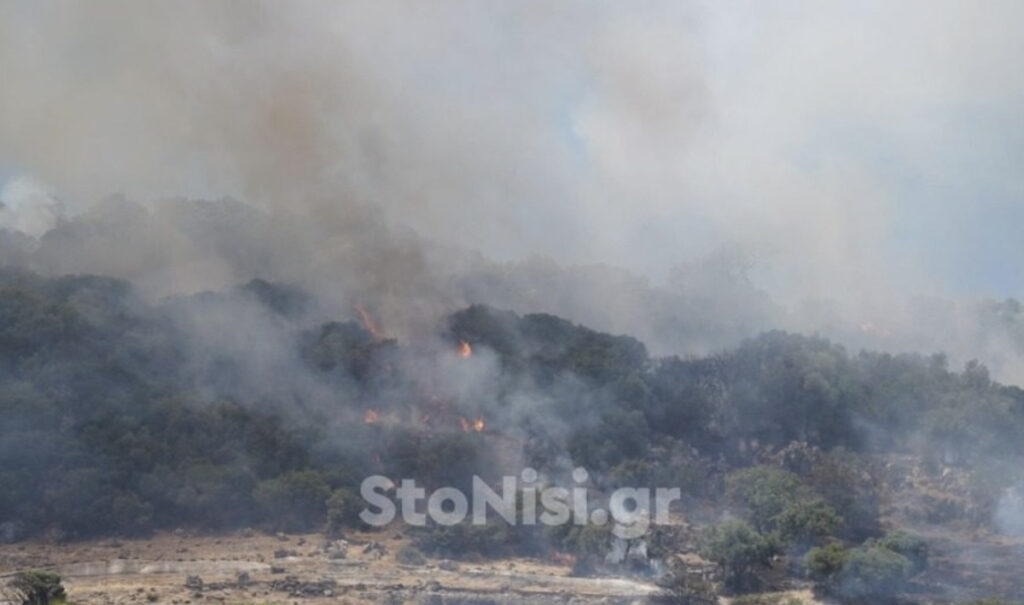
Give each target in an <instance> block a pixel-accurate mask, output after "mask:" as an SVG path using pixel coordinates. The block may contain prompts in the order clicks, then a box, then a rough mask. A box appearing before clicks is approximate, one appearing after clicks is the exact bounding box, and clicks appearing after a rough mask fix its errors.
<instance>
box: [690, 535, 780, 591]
mask: <svg viewBox="0 0 1024 605" xmlns="http://www.w3.org/2000/svg"><path fill="white" fill-rule="evenodd" d="M701 550H702V554H703V555H704V557H706V558H707V559H708V560H710V561H713V562H715V563H717V564H718V565H719V566H720V567H721V568H722V569H723V570H724V571H725V583H726V585H727V586H729V587H730V588H732V589H734V590H748V589H753V588H756V587H757V583H758V582H757V577H756V575H755V574H754V573H753V571H754V569H755V568H756V567H757V566H759V565H767V564H768V562H769V561H770V560H771V556H772V555H773V554H774V553H775V548H774V546H773V545H772V543H771V542H770V541H769V540H768V538H766V537H765V536H763V535H761V534H760V533H758V532H757V530H755V529H754V528H752V527H751V526H750V525H747V524H746V523H744V522H743V521H724V522H722V523H719V524H718V525H715V526H713V527H711V528H710V529H708V531H707V533H706V534H705V535H704V543H703V545H702V549H701Z"/></svg>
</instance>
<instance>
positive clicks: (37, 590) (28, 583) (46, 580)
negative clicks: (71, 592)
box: [7, 571, 67, 605]
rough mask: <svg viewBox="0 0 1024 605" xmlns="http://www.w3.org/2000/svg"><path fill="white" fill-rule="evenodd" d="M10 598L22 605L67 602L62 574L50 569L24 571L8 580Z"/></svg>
mask: <svg viewBox="0 0 1024 605" xmlns="http://www.w3.org/2000/svg"><path fill="white" fill-rule="evenodd" d="M7 587H8V591H7V592H8V593H10V595H9V596H10V598H12V599H13V600H14V601H15V602H20V603H21V605H58V604H62V603H64V602H65V598H66V596H67V595H66V594H65V592H64V586H63V585H62V584H61V582H60V576H58V575H57V574H55V573H52V572H49V571H24V572H21V573H18V574H15V575H14V577H13V578H11V580H10V581H9V582H8V584H7Z"/></svg>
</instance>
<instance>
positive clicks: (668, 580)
mask: <svg viewBox="0 0 1024 605" xmlns="http://www.w3.org/2000/svg"><path fill="white" fill-rule="evenodd" d="M658 585H659V586H660V588H661V590H660V591H659V592H658V593H656V594H655V595H654V596H653V597H651V602H653V603H657V604H659V605H718V595H717V594H716V593H715V588H714V586H712V585H711V584H709V583H707V582H705V581H704V580H701V579H699V578H695V577H692V576H690V575H688V574H686V572H685V570H676V571H674V572H673V573H670V574H668V575H666V576H665V577H664V578H663V579H662V580H661V581H660V582H658Z"/></svg>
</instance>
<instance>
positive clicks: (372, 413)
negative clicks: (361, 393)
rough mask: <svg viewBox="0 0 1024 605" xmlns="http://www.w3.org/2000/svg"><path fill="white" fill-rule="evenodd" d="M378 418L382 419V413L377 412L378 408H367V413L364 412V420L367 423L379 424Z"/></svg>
mask: <svg viewBox="0 0 1024 605" xmlns="http://www.w3.org/2000/svg"><path fill="white" fill-rule="evenodd" d="M378 420H380V414H378V413H377V410H366V413H365V414H363V422H365V423H366V424H377V421H378Z"/></svg>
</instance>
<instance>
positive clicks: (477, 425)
mask: <svg viewBox="0 0 1024 605" xmlns="http://www.w3.org/2000/svg"><path fill="white" fill-rule="evenodd" d="M459 426H461V427H462V432H463V433H468V432H470V431H473V432H474V433H482V432H484V429H485V428H487V423H485V422H484V419H483V418H482V417H480V416H477V417H476V420H473V421H470V420H468V419H466V418H465V417H464V416H459Z"/></svg>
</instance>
